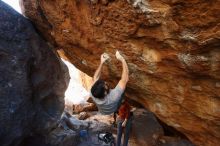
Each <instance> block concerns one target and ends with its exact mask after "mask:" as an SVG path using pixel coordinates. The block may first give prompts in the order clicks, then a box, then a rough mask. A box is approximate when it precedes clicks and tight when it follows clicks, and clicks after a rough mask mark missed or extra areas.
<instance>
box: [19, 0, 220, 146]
mask: <svg viewBox="0 0 220 146" xmlns="http://www.w3.org/2000/svg"><path fill="white" fill-rule="evenodd" d="M22 1H23V6H24V8H23V12H24V14H25V15H26V16H27V17H29V18H30V19H31V20H32V21H33V22H34V24H35V25H36V27H37V28H38V29H39V31H40V32H41V33H42V35H44V37H45V38H46V39H47V40H48V41H49V42H50V43H51V44H53V45H55V47H56V48H57V49H63V50H64V52H65V55H66V56H67V57H68V58H69V59H70V60H71V62H72V63H73V64H74V65H76V66H77V67H78V68H79V69H80V70H82V71H84V72H86V73H88V74H89V75H91V76H92V75H93V73H94V71H95V69H96V68H97V66H98V64H99V61H100V55H101V54H102V53H103V52H107V53H109V54H110V56H111V58H112V59H111V62H108V63H107V64H106V65H105V67H104V68H103V77H104V78H105V79H107V80H108V81H110V82H112V83H114V84H115V83H116V82H117V81H118V79H119V78H120V75H121V64H120V63H119V62H117V61H116V59H115V56H114V54H115V51H116V50H117V49H118V50H120V51H121V52H122V53H123V54H124V56H125V58H126V60H127V62H128V65H129V70H130V80H129V84H128V89H127V93H128V94H127V95H128V96H129V97H130V98H132V99H134V100H136V101H138V102H140V103H142V104H143V105H144V106H145V107H147V108H149V109H150V110H151V111H153V112H154V113H156V115H157V116H158V117H159V118H160V119H161V120H163V121H165V122H166V123H167V124H168V125H171V126H173V127H175V128H176V129H178V130H179V131H181V132H183V133H184V134H185V135H186V136H187V137H189V138H190V139H191V140H192V141H193V142H194V143H196V144H198V145H200V144H203V143H207V145H216V144H217V143H218V142H219V136H220V132H219V131H220V129H219V127H218V120H217V119H219V118H220V111H219V106H220V101H219V100H220V99H219V97H220V63H219V62H220V50H219V46H220V45H219V44H220V41H219V39H220V38H219V36H220V31H219V30H220V29H219V28H220V15H219V14H220V7H219V6H220V1H218V0H213V1H200V0H192V1H184V0H175V1H170V0H164V1H161V0H154V1H146V0H133V1H132V0H128V1H126V0H113V1H107V0H100V1H99V2H97V1H93V2H91V1H89V0H80V1H78V0H76V1H65V0H59V1H58V0H56V1H52V0H47V1H44V0H22ZM205 133H206V134H205Z"/></svg>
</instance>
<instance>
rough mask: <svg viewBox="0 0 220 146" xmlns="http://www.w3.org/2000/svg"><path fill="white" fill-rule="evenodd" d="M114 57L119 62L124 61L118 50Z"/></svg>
mask: <svg viewBox="0 0 220 146" xmlns="http://www.w3.org/2000/svg"><path fill="white" fill-rule="evenodd" d="M115 56H116V58H117V59H118V60H120V61H122V60H124V57H123V56H121V54H120V53H119V51H118V50H117V51H116V53H115Z"/></svg>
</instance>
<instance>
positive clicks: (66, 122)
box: [53, 105, 193, 146]
mask: <svg viewBox="0 0 220 146" xmlns="http://www.w3.org/2000/svg"><path fill="white" fill-rule="evenodd" d="M78 107H79V106H78ZM85 107H86V108H85V109H88V105H85ZM79 109H80V108H78V109H77V110H78V111H80V110H79ZM81 109H83V108H82V106H81ZM90 109H91V108H90ZM113 121H114V119H113V116H112V115H109V116H106V115H101V114H99V113H98V112H97V111H87V112H85V111H80V112H78V113H76V112H73V115H70V114H69V113H68V112H64V113H63V115H62V119H61V121H60V125H59V130H55V131H56V132H57V133H56V132H54V133H56V134H55V135H59V134H61V133H62V134H61V135H64V134H63V133H65V132H64V131H66V133H70V135H66V136H64V137H65V138H61V139H59V140H58V139H56V140H55V141H56V143H57V144H58V143H59V144H58V145H62V144H63V143H65V144H66V146H67V145H68V146H73V145H74V146H76V145H77V146H108V145H109V144H105V143H104V142H102V141H100V140H98V133H99V132H111V133H113V135H114V137H115V138H116V134H117V128H116V127H115V126H114V125H113ZM143 127H146V128H143ZM82 130H86V131H87V135H86V136H85V137H83V136H80V131H82ZM61 131H63V132H61ZM70 131H72V132H70ZM68 137H70V138H68ZM53 144H54V143H53ZM129 146H193V144H192V143H191V142H189V141H188V140H187V139H182V138H181V137H178V136H175V137H171V136H165V132H164V129H163V127H162V126H161V125H160V124H159V122H158V121H157V119H156V117H155V116H154V114H153V113H151V112H149V111H147V110H145V109H142V108H138V109H136V110H135V111H134V120H133V126H132V131H131V135H130V139H129Z"/></svg>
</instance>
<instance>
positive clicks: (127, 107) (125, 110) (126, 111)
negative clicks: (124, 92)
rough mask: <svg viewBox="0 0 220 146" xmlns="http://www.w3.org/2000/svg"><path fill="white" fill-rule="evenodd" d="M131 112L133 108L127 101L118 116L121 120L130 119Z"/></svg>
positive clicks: (122, 105)
mask: <svg viewBox="0 0 220 146" xmlns="http://www.w3.org/2000/svg"><path fill="white" fill-rule="evenodd" d="M130 110H131V107H130V105H129V103H128V102H127V101H125V102H124V103H122V104H121V106H120V108H119V110H118V115H119V117H120V118H121V119H123V120H124V119H128V118H129V117H130Z"/></svg>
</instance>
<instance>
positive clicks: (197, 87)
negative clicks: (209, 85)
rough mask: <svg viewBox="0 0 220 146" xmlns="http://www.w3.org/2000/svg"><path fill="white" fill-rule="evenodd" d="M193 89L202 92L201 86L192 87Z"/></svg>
mask: <svg viewBox="0 0 220 146" xmlns="http://www.w3.org/2000/svg"><path fill="white" fill-rule="evenodd" d="M191 88H192V89H194V90H197V91H202V88H201V86H192V87H191Z"/></svg>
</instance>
